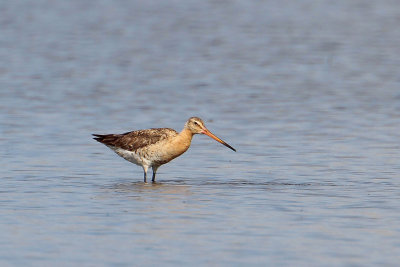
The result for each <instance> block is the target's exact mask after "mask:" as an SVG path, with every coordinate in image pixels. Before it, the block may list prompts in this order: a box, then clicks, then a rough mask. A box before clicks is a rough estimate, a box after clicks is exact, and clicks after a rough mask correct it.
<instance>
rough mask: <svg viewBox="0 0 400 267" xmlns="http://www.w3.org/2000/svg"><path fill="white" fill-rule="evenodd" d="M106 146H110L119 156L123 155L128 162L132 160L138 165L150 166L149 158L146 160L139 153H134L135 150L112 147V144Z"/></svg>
mask: <svg viewBox="0 0 400 267" xmlns="http://www.w3.org/2000/svg"><path fill="white" fill-rule="evenodd" d="M108 147H109V148H111V149H112V150H113V151H114V152H115V153H117V154H118V155H119V156H121V157H123V158H124V159H126V160H127V161H129V162H132V163H134V164H136V165H139V166H151V162H150V161H149V160H147V159H146V158H144V157H142V156H140V154H139V153H135V152H132V151H129V150H125V149H122V148H118V147H113V146H108Z"/></svg>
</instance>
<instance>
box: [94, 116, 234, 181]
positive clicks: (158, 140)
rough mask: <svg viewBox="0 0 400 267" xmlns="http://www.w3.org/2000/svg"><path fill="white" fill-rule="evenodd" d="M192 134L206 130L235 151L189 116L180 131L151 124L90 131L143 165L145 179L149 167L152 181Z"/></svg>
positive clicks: (118, 152) (117, 150)
mask: <svg viewBox="0 0 400 267" xmlns="http://www.w3.org/2000/svg"><path fill="white" fill-rule="evenodd" d="M195 134H205V135H207V136H209V137H211V138H213V139H214V140H216V141H218V142H219V143H221V144H223V145H224V146H226V147H228V148H230V149H232V150H233V151H235V152H236V149H235V148H233V147H232V146H230V145H229V144H228V143H226V142H225V141H223V140H222V139H220V138H219V137H217V136H216V135H214V134H213V133H211V132H210V131H209V130H208V129H207V127H206V126H205V125H204V122H203V120H202V119H200V118H198V117H191V118H189V119H188V120H187V121H186V123H185V125H184V127H183V129H182V131H181V132H179V133H178V132H177V131H175V130H174V129H171V128H151V129H146V130H136V131H131V132H126V133H123V134H92V135H93V136H94V137H93V139H94V140H96V141H98V142H100V143H102V144H104V145H106V146H107V147H109V148H110V149H111V150H113V151H114V152H115V153H117V155H119V156H121V157H122V158H124V159H125V160H127V161H129V162H132V163H134V164H136V165H139V166H142V168H143V173H144V174H143V176H144V177H143V180H144V183H147V170H148V169H149V168H150V167H151V168H152V170H153V176H152V179H151V181H152V182H153V183H155V181H156V173H157V170H158V168H159V167H160V166H161V165H163V164H166V163H168V162H170V161H171V160H173V159H174V158H176V157H179V156H180V155H182V154H183V153H185V152H186V151H187V150H188V149H189V146H190V144H191V141H192V138H193V136H194V135H195Z"/></svg>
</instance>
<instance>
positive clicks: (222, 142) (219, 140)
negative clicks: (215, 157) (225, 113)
mask: <svg viewBox="0 0 400 267" xmlns="http://www.w3.org/2000/svg"><path fill="white" fill-rule="evenodd" d="M203 134H205V135H208V136H209V137H211V138H212V139H214V140H216V141H218V142H220V143H221V144H223V145H224V146H226V147H229V148H230V149H232V150H233V151H235V152H236V149H234V148H233V147H231V146H230V145H229V144H228V143H226V142H225V141H223V140H221V139H220V138H218V137H217V136H215V135H214V134H213V133H211V132H210V131H209V130H208V129H205V130H203Z"/></svg>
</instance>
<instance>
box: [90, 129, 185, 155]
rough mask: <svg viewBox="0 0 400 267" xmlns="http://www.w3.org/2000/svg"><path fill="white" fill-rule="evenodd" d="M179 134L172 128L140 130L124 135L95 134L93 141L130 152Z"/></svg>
mask: <svg viewBox="0 0 400 267" xmlns="http://www.w3.org/2000/svg"><path fill="white" fill-rule="evenodd" d="M177 134H178V133H177V132H176V131H175V130H173V129H170V128H153V129H147V130H138V131H132V132H127V133H124V134H105V135H101V134H93V136H95V137H94V138H93V139H95V140H96V141H98V142H100V143H102V144H105V145H107V146H114V147H120V148H122V149H126V150H129V151H136V150H137V149H139V148H142V147H145V146H148V145H152V144H156V143H158V142H160V141H162V140H165V139H167V138H170V137H173V136H176V135H177Z"/></svg>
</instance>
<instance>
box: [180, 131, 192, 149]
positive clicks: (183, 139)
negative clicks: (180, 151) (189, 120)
mask: <svg viewBox="0 0 400 267" xmlns="http://www.w3.org/2000/svg"><path fill="white" fill-rule="evenodd" d="M192 138H193V133H192V131H190V130H189V129H187V128H186V127H185V128H183V130H182V131H181V132H180V133H179V134H178V135H177V136H176V141H177V142H178V143H181V144H182V145H187V146H188V147H189V146H190V143H191V142H192Z"/></svg>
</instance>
